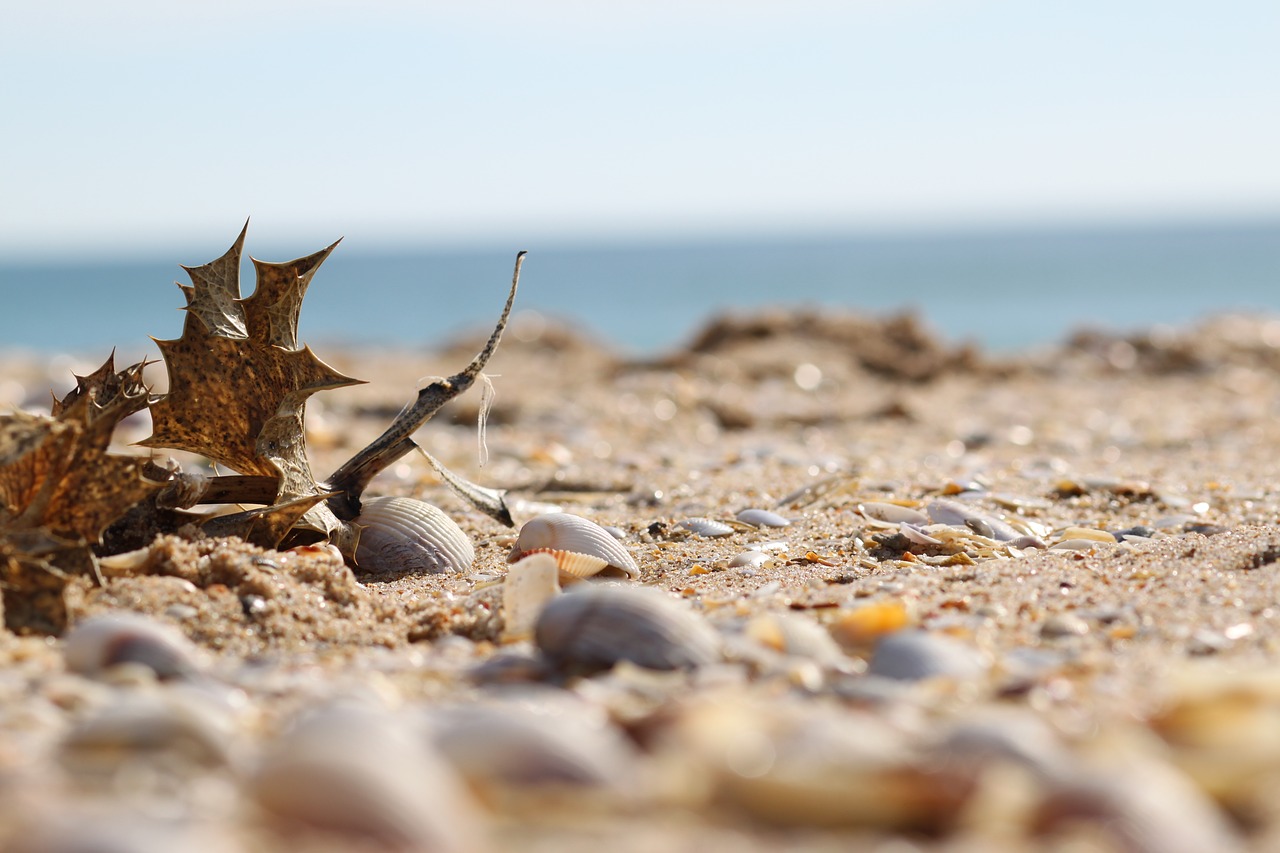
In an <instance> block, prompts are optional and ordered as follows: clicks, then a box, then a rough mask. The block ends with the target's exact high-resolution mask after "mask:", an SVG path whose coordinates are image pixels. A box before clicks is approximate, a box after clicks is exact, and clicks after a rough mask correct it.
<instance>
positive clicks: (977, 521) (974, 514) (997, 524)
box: [926, 499, 1023, 542]
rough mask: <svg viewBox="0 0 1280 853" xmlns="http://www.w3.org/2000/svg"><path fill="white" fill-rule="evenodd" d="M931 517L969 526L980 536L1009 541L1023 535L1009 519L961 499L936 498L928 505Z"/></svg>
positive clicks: (942, 522) (940, 521)
mask: <svg viewBox="0 0 1280 853" xmlns="http://www.w3.org/2000/svg"><path fill="white" fill-rule="evenodd" d="M926 509H927V510H928V512H929V517H930V518H932V519H933V520H934V521H935V522H937V523H938V524H954V525H958V526H961V527H967V528H969V529H970V530H972V531H973V532H974V533H977V534H979V535H980V536H986V537H988V538H989V539H996V540H999V541H1001V542H1008V541H1010V540H1013V539H1017V538H1018V537H1019V536H1022V535H1023V534H1022V532H1021V531H1019V530H1016V529H1014V527H1013V525H1011V524H1009V523H1008V522H1007V521H1004V520H1002V519H999V518H996V517H995V516H994V515H987V514H986V513H983V512H979V511H977V510H975V509H973V508H972V507H968V506H965V505H964V504H962V503H960V502H959V501H949V500H942V499H939V500H935V501H930V503H929V506H928V507H926Z"/></svg>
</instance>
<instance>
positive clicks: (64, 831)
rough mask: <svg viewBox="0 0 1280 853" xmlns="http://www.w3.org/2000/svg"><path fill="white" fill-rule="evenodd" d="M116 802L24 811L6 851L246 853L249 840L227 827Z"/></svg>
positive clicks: (59, 805) (27, 852) (26, 852)
mask: <svg viewBox="0 0 1280 853" xmlns="http://www.w3.org/2000/svg"><path fill="white" fill-rule="evenodd" d="M130 793H131V796H132V797H133V799H135V800H140V799H141V797H140V796H139V795H138V794H137V793H136V792H133V791H131V792H130ZM110 802H111V803H112V807H109V808H104V807H101V806H97V805H94V806H86V805H79V804H77V805H75V806H72V805H71V804H70V803H69V802H61V803H59V804H57V805H56V806H55V807H52V808H49V809H41V810H39V811H37V812H36V813H34V814H25V815H21V816H20V817H18V819H17V821H16V823H17V826H16V827H14V828H11V829H10V833H9V835H10V837H9V838H8V839H7V840H6V844H5V847H4V849H5V853H172V851H174V850H199V851H200V853H244V849H245V848H244V846H243V844H242V843H241V842H240V841H238V840H237V839H236V838H235V837H234V835H233V834H232V832H231V830H229V829H228V828H226V827H225V826H222V827H219V826H213V825H211V823H210V822H209V821H201V820H192V819H175V818H174V817H173V816H172V815H161V814H150V813H148V812H147V811H146V809H145V808H143V809H137V808H129V807H127V806H125V805H124V804H123V803H121V802H120V800H112V801H110ZM156 811H159V809H158V808H157V809H156Z"/></svg>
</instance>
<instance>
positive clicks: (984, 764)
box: [0, 313, 1280, 853]
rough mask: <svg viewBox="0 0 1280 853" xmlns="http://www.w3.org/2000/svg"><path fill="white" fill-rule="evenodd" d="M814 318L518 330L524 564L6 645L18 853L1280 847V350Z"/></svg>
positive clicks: (225, 589) (306, 590)
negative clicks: (651, 343) (1024, 350)
mask: <svg viewBox="0 0 1280 853" xmlns="http://www.w3.org/2000/svg"><path fill="white" fill-rule="evenodd" d="M787 318H789V322H792V323H793V324H792V325H790V326H788V327H787V328H790V329H792V330H793V331H792V332H791V333H788V334H786V335H779V334H775V333H773V332H771V330H772V329H775V325H774V324H773V322H772V321H770V320H769V318H768V317H767V316H765V317H762V318H759V319H757V320H755V321H753V322H746V321H743V322H740V323H735V322H728V321H726V322H724V323H722V324H720V325H717V326H716V327H715V328H713V329H711V330H708V332H707V333H706V334H704V335H702V336H700V337H699V338H698V340H697V341H696V342H695V343H693V344H691V345H690V346H689V347H688V348H686V349H684V350H681V351H680V352H678V353H676V354H675V355H673V356H672V357H671V358H670V359H668V360H665V361H662V362H652V363H650V362H646V363H645V364H643V365H637V364H626V363H623V362H622V360H621V357H619V356H617V355H616V354H610V353H607V352H604V351H602V350H601V349H599V348H598V347H596V346H595V345H593V344H591V343H590V342H589V341H585V340H582V339H580V338H577V337H574V336H572V335H571V334H570V333H569V332H557V333H553V332H551V331H547V329H549V328H550V327H549V326H547V323H546V321H545V320H543V321H541V322H542V326H538V327H537V328H543V327H544V326H545V327H546V328H545V329H543V331H542V332H541V334H542V335H543V337H541V338H539V337H537V335H536V334H535V332H536V331H537V329H536V328H534V326H528V327H525V328H524V329H521V327H520V326H519V324H515V325H513V332H515V333H516V334H515V337H516V338H517V340H519V341H522V342H523V343H521V344H518V346H523V347H524V349H518V350H517V354H518V355H519V357H518V358H514V359H512V360H511V361H510V362H508V363H507V364H505V365H503V366H502V368H501V372H502V373H503V375H504V379H503V382H502V383H501V387H502V391H503V397H502V404H503V405H506V406H510V410H509V411H508V412H506V413H505V414H506V415H509V420H508V421H507V422H503V421H502V419H501V418H498V417H496V414H497V410H495V417H494V418H493V419H492V421H491V422H490V424H489V427H488V437H487V440H488V442H489V444H490V447H491V449H492V450H493V451H494V452H493V454H492V457H491V460H490V465H491V466H492V467H491V468H490V469H489V470H488V471H486V474H485V479H486V481H487V482H495V483H502V484H505V485H511V486H512V489H511V493H510V495H509V499H510V508H511V511H512V512H513V513H514V514H515V515H516V517H517V518H518V519H520V520H521V521H524V522H525V524H524V525H523V526H522V528H521V529H520V530H519V532H518V533H514V534H513V533H512V532H510V531H508V530H506V529H504V528H501V527H499V526H498V525H496V524H495V523H493V522H491V521H490V520H489V519H488V518H487V517H485V516H483V515H481V514H479V513H477V512H470V511H460V510H458V509H457V508H456V506H453V507H452V511H451V512H450V515H451V516H452V517H453V518H454V519H456V521H454V522H450V523H449V524H444V523H443V522H439V523H438V516H437V514H436V513H435V512H432V511H429V510H421V509H420V508H419V507H418V505H417V504H406V503H404V502H403V500H404V499H396V498H385V499H379V498H374V499H368V500H366V501H365V502H364V507H363V521H362V523H363V524H364V530H363V531H362V536H361V542H360V547H361V548H362V549H364V550H363V551H362V556H361V557H360V567H359V569H357V570H356V571H353V570H352V568H351V567H349V566H348V565H346V564H344V562H343V559H342V557H341V555H339V554H336V553H335V552H334V551H333V550H332V549H330V548H328V547H326V546H309V547H299V548H296V549H292V550H282V551H271V550H263V549H261V548H256V547H254V546H252V545H249V544H247V543H245V542H243V541H240V540H235V539H212V538H202V537H199V536H194V535H192V536H182V537H165V538H163V539H162V540H160V541H158V542H156V543H155V544H152V545H150V546H148V547H146V548H143V549H140V550H138V551H136V552H131V553H129V554H127V555H121V557H120V559H113V560H112V561H110V562H106V563H104V565H103V566H101V568H102V569H103V574H104V576H105V578H104V582H103V583H102V584H98V583H97V582H96V579H95V580H94V582H92V583H91V582H90V581H89V580H88V579H87V578H86V579H85V581H84V582H83V583H77V584H72V585H70V586H69V587H68V598H67V606H68V610H69V613H70V615H71V624H72V625H73V628H72V630H71V631H69V632H68V633H67V634H66V635H65V636H63V637H61V638H59V639H57V640H56V641H46V640H45V639H43V638H34V637H23V636H15V635H13V634H9V633H5V634H0V661H2V662H3V667H2V668H0V672H2V673H3V675H2V676H0V779H3V781H4V783H5V787H4V790H5V796H4V797H3V798H0V849H6V850H17V851H41V853H51V851H53V853H70V851H76V850H87V849H103V850H130V851H152V850H202V851H203V850H208V851H213V853H220V851H228V853H232V852H233V851H236V852H237V853H238V851H255V853H256V851H261V853H274V852H275V851H289V853H328V851H334V850H358V851H421V850H428V851H482V853H506V851H526V850H555V851H557V853H585V851H591V850H600V849H609V850H617V851H630V850H663V851H666V850H705V851H721V850H725V851H728V850H732V851H739V850H741V851H747V853H765V851H774V850H788V851H790V850H795V851H799V853H819V851H835V850H884V851H889V850H893V851H899V850H913V851H916V850H918V851H922V852H923V853H941V851H978V850H983V851H985V850H994V851H1010V853H1012V851H1032V850H1057V851H1086V850H1088V851H1107V853H1110V851H1134V852H1135V853H1157V851H1159V852H1160V853H1165V851H1173V853H1181V851H1188V853H1189V852H1190V851H1205V850H1212V851H1227V853H1235V851H1264V850H1272V849H1277V848H1280V787H1278V786H1277V784H1276V780H1277V779H1280V737H1278V735H1277V733H1280V663H1278V662H1277V655H1276V650H1277V649H1280V615H1278V614H1280V606H1278V605H1277V603H1276V602H1277V601H1280V525H1277V523H1276V520H1277V519H1280V487H1277V485H1276V475H1275V472H1274V471H1273V470H1272V469H1271V466H1270V465H1269V464H1268V462H1267V460H1270V459H1272V458H1274V455H1275V448H1276V447H1280V418H1276V417H1275V409H1276V402H1275V401H1276V400H1280V372H1277V370H1276V367H1277V366H1280V357H1278V356H1277V351H1278V350H1277V346H1276V344H1277V342H1280V324H1275V325H1271V326H1268V325H1267V324H1266V323H1265V322H1264V321H1262V320H1257V321H1254V322H1243V323H1232V324H1227V325H1222V326H1221V327H1218V326H1212V327H1206V328H1205V329H1203V330H1199V331H1194V332H1176V331H1172V330H1164V331H1161V332H1159V333H1156V332H1154V331H1153V332H1152V333H1150V334H1149V335H1146V336H1144V337H1117V336H1108V335H1103V334H1101V333H1097V334H1091V335H1083V334H1082V335H1081V336H1080V337H1079V338H1078V339H1077V340H1075V342H1073V343H1072V344H1070V345H1067V346H1063V347H1058V348H1055V349H1054V350H1053V351H1052V352H1051V354H1050V356H1049V357H1046V358H1045V359H1044V360H1043V361H1040V360H1038V359H1037V358H1036V357H1032V356H1028V357H1027V358H1026V359H1021V360H1019V361H1018V363H1016V364H1003V365H996V366H990V367H984V366H983V362H982V360H981V359H979V358H977V357H976V356H972V355H970V356H965V355H963V353H961V352H960V351H959V350H958V349H952V348H945V347H942V346H941V345H939V344H937V342H936V341H935V340H934V339H933V338H931V337H929V336H928V334H927V333H925V332H923V331H921V329H920V328H919V327H918V326H917V325H914V324H912V323H908V322H906V321H895V322H893V323H882V324H875V323H870V322H868V323H865V324H862V325H856V326H853V325H841V324H839V323H837V322H835V321H834V320H833V319H832V318H831V317H829V316H826V315H825V313H824V314H821V315H817V314H815V315H814V316H811V317H808V318H807V319H805V320H804V322H800V320H799V319H797V318H795V317H792V316H791V315H785V317H784V319H787ZM535 325H536V324H535ZM521 335H526V337H525V338H521V337H520V336H521ZM526 355H527V358H526ZM388 361H389V362H392V366H391V367H388V368H387V369H388V370H391V369H397V367H396V366H397V365H398V364H399V362H398V361H396V360H395V359H388ZM442 361H445V359H442ZM805 365H807V366H808V367H809V368H810V369H808V370H806V371H798V369H797V368H798V367H799V366H805ZM931 365H932V366H931ZM1126 365H1127V366H1126ZM1144 365H1147V366H1148V367H1144ZM819 366H820V372H821V382H819V383H816V384H815V383H813V382H809V381H807V380H806V382H805V384H803V385H801V384H799V383H798V382H797V380H796V377H797V376H805V377H811V376H812V374H813V370H812V368H818V367H819ZM41 369H43V368H41ZM403 369H404V370H409V367H408V366H405V367H404V368H403ZM413 370H414V371H415V374H414V375H413V376H410V377H409V381H412V379H413V378H415V376H416V374H417V373H418V372H421V368H420V367H418V366H416V365H415V366H414V367H413ZM931 371H932V372H931ZM904 376H905V377H910V381H905V380H903V379H902V378H901V377H904ZM547 377H556V381H557V386H556V393H548V382H547ZM388 384H391V385H395V386H396V387H399V386H398V384H397V383H394V382H391V383H388ZM561 386H563V387H561ZM32 387H35V386H34V385H33V386H32ZM398 402H399V401H398V400H395V401H391V403H398ZM375 408H376V406H375ZM357 409H358V406H357V405H354V404H353V406H352V411H356V410H357ZM338 411H339V410H338V409H336V408H335V409H333V410H328V411H325V410H322V411H321V414H323V415H325V416H326V417H328V418H330V420H331V421H335V422H336V419H337V414H336V413H337V412H338ZM461 414H462V417H459V418H458V423H457V424H454V425H450V424H449V423H446V422H445V419H440V420H439V421H438V422H437V423H436V424H435V425H434V427H433V432H432V435H431V447H432V450H433V452H438V453H439V454H440V456H441V459H442V460H444V461H445V462H447V463H448V464H449V465H450V466H457V467H459V468H463V469H464V468H465V466H466V465H467V464H468V460H470V459H472V458H474V456H473V454H474V447H475V443H474V441H475V436H474V433H473V431H472V429H471V426H470V425H471V424H474V416H475V414H476V413H475V412H474V411H470V412H466V411H464V412H462V413H461ZM362 417H363V416H362V415H359V414H355V415H352V416H351V418H352V420H353V422H354V423H353V431H354V432H355V433H356V434H359V432H360V430H361V429H365V430H366V431H368V429H369V428H373V426H372V421H373V420H374V419H373V418H370V422H371V423H369V424H366V423H364V422H363V421H362V420H361V418H362ZM333 432H334V434H335V436H337V437H335V438H334V439H333V440H334V441H335V442H340V441H341V440H342V438H341V431H340V430H337V429H334V430H333ZM335 453H336V454H337V455H340V456H341V455H345V452H341V453H339V452H338V451H335ZM387 474H388V475H394V476H396V477H397V478H398V479H397V481H396V483H394V484H393V486H394V487H395V488H398V489H400V490H402V491H406V492H407V491H410V490H413V491H415V493H418V492H419V491H423V492H426V491H430V489H431V488H433V487H434V486H433V485H432V484H430V483H428V482H425V481H424V482H422V483H418V482H416V481H414V480H413V477H414V476H415V475H414V474H413V472H412V470H408V471H407V472H400V473H397V470H396V469H389V470H388V472H387ZM432 482H434V481H432ZM419 486H421V487H422V488H421V489H419V488H418V487H419ZM443 505H445V506H452V505H450V504H447V503H446V504H443ZM397 527H399V528H400V530H399V533H400V534H401V535H400V538H401V539H403V538H405V537H404V534H405V533H406V532H409V533H410V536H411V538H412V537H416V541H417V543H418V544H417V546H416V547H415V548H413V549H411V550H409V551H408V552H402V551H398V550H395V549H390V548H384V547H383V546H382V545H380V540H379V535H380V529H382V528H397ZM3 556H4V555H3V554H0V559H3ZM509 557H510V559H508V558H509Z"/></svg>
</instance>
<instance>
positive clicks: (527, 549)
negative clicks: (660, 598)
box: [507, 512, 640, 581]
mask: <svg viewBox="0 0 1280 853" xmlns="http://www.w3.org/2000/svg"><path fill="white" fill-rule="evenodd" d="M535 551H546V552H548V553H550V554H551V555H552V556H553V557H555V558H556V563H557V565H559V566H560V572H561V578H562V579H563V580H566V581H569V580H573V579H575V578H584V577H591V576H592V575H596V574H600V573H608V574H617V573H619V572H620V573H622V574H625V575H626V576H627V577H630V578H638V577H640V567H639V566H637V565H636V561H635V559H633V558H632V556H631V555H630V554H629V553H627V549H626V548H624V547H623V546H622V544H621V543H620V542H618V540H617V539H616V538H615V537H614V536H613V535H611V534H610V533H609V531H607V530H605V529H604V528H603V527H601V526H600V525H598V524H596V523H595V522H594V521H588V520H587V519H585V518H582V517H580V516H577V515H570V514H569V513H566V512H552V513H547V514H546V515H539V516H536V517H534V518H531V519H529V521H527V522H526V523H525V525H524V526H523V527H521V528H520V535H519V536H518V537H516V544H515V547H514V548H512V549H511V555H510V556H509V557H508V558H507V559H508V560H511V561H515V560H518V559H520V558H521V557H523V556H525V555H526V554H529V553H532V552H535ZM610 569H612V570H613V571H612V572H609V571H607V570H610Z"/></svg>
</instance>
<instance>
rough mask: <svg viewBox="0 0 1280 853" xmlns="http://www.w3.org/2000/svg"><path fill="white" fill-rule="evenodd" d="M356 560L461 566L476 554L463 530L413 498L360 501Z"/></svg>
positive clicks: (368, 565) (434, 568)
mask: <svg viewBox="0 0 1280 853" xmlns="http://www.w3.org/2000/svg"><path fill="white" fill-rule="evenodd" d="M356 523H357V524H359V525H360V539H359V542H358V543H357V544H356V556H355V563H356V565H357V566H358V567H359V568H360V569H362V570H364V571H366V572H374V573H383V572H417V573H426V574H441V573H443V572H465V571H466V570H467V569H469V568H471V564H472V562H474V561H475V558H476V550H475V547H474V546H473V545H472V544H471V540H470V539H469V538H468V537H467V534H465V533H463V532H462V528H460V527H459V526H458V525H457V524H455V523H454V521H453V519H451V518H449V516H447V515H445V514H444V512H443V510H441V509H439V508H438V507H434V506H432V505H431V504H429V503H426V502H425V501H420V500H416V499H414V498H398V497H381V498H369V499H367V500H365V501H364V502H363V504H362V505H361V509H360V515H359V516H358V517H357V518H356Z"/></svg>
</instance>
